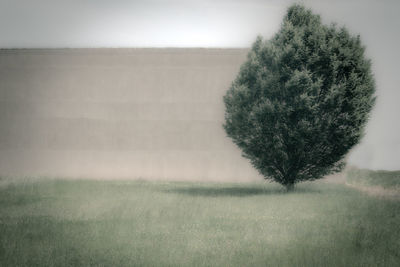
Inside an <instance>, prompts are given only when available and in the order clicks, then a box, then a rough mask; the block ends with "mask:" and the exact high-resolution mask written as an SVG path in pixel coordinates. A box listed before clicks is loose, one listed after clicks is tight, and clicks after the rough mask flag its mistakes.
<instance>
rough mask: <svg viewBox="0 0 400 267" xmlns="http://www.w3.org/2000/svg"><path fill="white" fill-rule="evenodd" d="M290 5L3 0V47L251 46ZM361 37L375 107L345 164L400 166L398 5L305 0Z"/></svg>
mask: <svg viewBox="0 0 400 267" xmlns="http://www.w3.org/2000/svg"><path fill="white" fill-rule="evenodd" d="M291 2H294V1H289V0H265V1H263V0H220V1H217V0H203V1H194V0H172V1H167V0H146V1H145V0H143V1H139V0H136V1H128V0H109V1H107V0H35V1H32V0H0V47H248V46H250V44H251V42H252V41H253V40H254V39H255V37H256V35H257V34H261V35H263V36H265V37H270V36H271V35H272V34H273V33H274V32H275V31H277V29H278V28H279V26H280V23H281V21H282V16H283V15H284V12H285V9H286V7H287V6H288V5H289V4H290V3H291ZM297 2H302V3H304V4H305V5H306V6H309V7H311V8H312V9H313V10H314V11H315V12H317V13H319V14H321V15H322V17H323V20H324V21H325V22H332V21H335V22H337V23H338V24H339V25H346V26H347V27H348V28H349V29H350V31H351V32H352V33H355V34H360V35H361V38H362V40H363V42H364V44H365V45H366V46H367V56H368V57H369V58H371V59H372V62H373V71H374V73H375V77H376V82H377V95H378V102H377V105H376V108H375V109H374V111H373V115H372V118H371V121H370V123H369V125H368V128H367V134H366V136H365V138H364V139H363V142H362V144H361V145H360V146H359V147H358V148H357V149H356V150H355V151H354V152H353V154H352V155H351V156H350V162H351V163H355V164H358V165H360V166H362V167H369V168H375V169H379V168H386V169H400V156H399V155H400V125H399V121H400V119H399V118H398V116H399V115H400V105H399V100H400V90H399V88H398V85H399V84H400V74H399V73H398V72H399V71H398V69H399V68H398V63H399V62H400V53H399V52H398V48H399V47H400V35H399V31H400V30H399V29H400V16H398V12H399V11H400V1H398V0H386V1H385V0H381V1H379V0H353V1H351V0H347V1H346V0H336V1H328V0H308V1H307V0H304V1H297Z"/></svg>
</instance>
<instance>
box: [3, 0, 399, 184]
mask: <svg viewBox="0 0 400 267" xmlns="http://www.w3.org/2000/svg"><path fill="white" fill-rule="evenodd" d="M292 2H293V1H278V0H270V1H268V0H266V1H262V0H250V1H240V0H236V1H228V0H224V1H211V0H210V1H208V0H206V1H190V0H189V1H183V0H182V1H180V0H174V1H162V0H150V1H124V0H114V1H105V0H97V1H95V0H83V1H82V0H81V1H77V0H72V1H66V0H65V1H64V0H52V1H50V0H37V1H28V0H12V1H8V0H0V36H1V38H0V47H2V48H76V47H79V48H83V47H84V48H94V47H209V48H210V47H215V48H228V47H230V48H244V49H227V50H222V49H209V50H205V49H183V50H177V49H167V50H165V49H163V50H155V49H119V50H113V49H94V50H89V49H81V50H71V49H67V50H49V49H44V50H3V51H2V52H1V53H0V110H1V113H0V123H1V124H0V174H13V173H18V174H26V175H32V174H35V175H59V176H93V177H143V178H146V177H148V178H157V179H162V178H176V179H185V178H193V179H206V180H207V179H208V180H215V179H230V180H251V179H259V178H260V177H259V176H258V175H257V173H256V172H255V171H254V170H253V169H252V168H251V167H250V166H249V164H248V162H246V160H244V159H242V158H241V156H240V151H239V150H238V149H236V148H235V147H234V145H233V144H232V143H231V142H230V140H229V139H227V138H226V137H225V134H224V132H223V129H222V126H221V124H222V120H223V104H222V98H221V97H222V95H223V94H224V92H225V91H226V89H227V88H228V87H229V84H230V82H231V81H232V79H233V78H234V77H235V75H236V73H237V71H238V69H239V66H240V64H241V63H242V62H243V60H244V59H245V56H246V52H247V50H246V48H247V47H249V46H250V45H251V43H252V42H253V41H254V39H255V37H256V35H257V34H261V35H263V36H264V37H266V38H269V37H271V36H272V35H273V33H274V32H276V31H277V30H278V29H279V26H280V23H281V21H282V17H283V15H284V13H285V9H286V8H287V6H288V5H289V4H290V3H292ZM300 2H303V3H305V4H306V5H307V6H309V7H311V8H312V9H313V10H314V11H315V12H316V13H319V14H321V15H322V17H323V20H324V22H327V23H330V22H332V21H335V22H337V23H338V25H346V26H347V27H348V28H349V30H350V31H351V32H352V33H354V34H360V35H361V39H362V41H363V43H364V44H365V45H366V47H367V50H366V55H367V56H368V57H369V58H370V59H371V60H372V63H373V65H372V66H373V72H374V74H375V78H376V83H377V96H378V101H377V105H376V107H375V109H374V110H373V113H372V116H371V120H370V122H369V124H368V127H367V131H366V135H365V138H364V139H363V140H362V143H361V144H360V145H359V146H358V147H356V148H355V149H354V150H353V151H352V153H351V155H350V156H349V163H350V164H353V165H357V166H359V167H365V168H371V169H391V170H393V169H400V160H398V155H399V154H400V140H399V138H400V126H399V123H398V121H399V120H398V114H399V113H400V107H399V105H398V101H399V98H400V90H398V84H400V75H399V74H398V66H397V64H398V62H400V54H399V53H398V47H400V37H399V34H398V29H399V27H400V18H399V17H398V11H399V10H400V1H396V0H386V1H373V0H365V1H364V0H353V1H327V0H326V1H316V0H315V1H300Z"/></svg>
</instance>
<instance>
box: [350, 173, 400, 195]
mask: <svg viewBox="0 0 400 267" xmlns="http://www.w3.org/2000/svg"><path fill="white" fill-rule="evenodd" d="M346 180H347V182H348V183H349V184H352V185H362V186H381V187H383V188H385V189H393V190H400V171H372V170H366V169H357V168H350V169H349V170H347V171H346Z"/></svg>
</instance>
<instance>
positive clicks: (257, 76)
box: [224, 4, 375, 190]
mask: <svg viewBox="0 0 400 267" xmlns="http://www.w3.org/2000/svg"><path fill="white" fill-rule="evenodd" d="M364 50H365V47H364V46H362V45H361V42H360V37H359V36H352V35H350V34H349V32H348V30H347V29H346V28H344V27H342V28H338V27H337V26H336V25H329V26H327V25H324V24H322V23H321V19H320V16H319V15H315V14H313V13H312V12H311V10H309V9H306V8H305V7H304V6H302V5H297V4H295V5H292V6H290V7H289V8H288V10H287V13H286V15H285V17H284V20H283V23H282V25H281V28H280V30H279V31H278V32H277V33H276V34H275V36H273V37H272V38H271V39H270V40H266V41H264V40H263V39H262V37H257V40H256V41H255V43H254V44H253V46H252V48H251V50H250V52H249V53H248V56H247V60H246V62H245V63H244V64H243V65H242V66H241V68H240V71H239V74H238V76H237V77H236V79H235V80H234V82H233V83H232V86H231V87H230V88H229V90H228V91H227V93H226V95H225V96H224V102H225V108H226V109H225V124H224V128H225V130H226V133H227V135H228V136H229V137H231V138H232V140H233V142H234V143H235V144H236V145H237V146H239V147H240V148H241V149H242V154H243V156H244V157H246V158H248V159H249V160H250V162H251V164H252V165H253V166H254V167H255V168H256V169H257V170H258V171H259V172H260V174H262V175H263V176H264V177H265V178H266V179H271V180H274V181H276V182H278V183H280V184H282V185H284V186H286V188H287V189H288V190H291V189H293V187H294V185H295V184H296V183H297V182H301V181H305V180H315V179H318V178H321V177H323V176H325V175H327V174H330V173H334V172H338V171H340V170H341V169H342V168H343V166H344V163H345V162H344V158H345V155H346V153H347V152H348V151H349V150H350V149H351V148H352V147H353V146H354V145H356V144H357V143H358V142H359V141H360V138H361V137H362V134H363V129H364V126H365V124H366V122H367V120H368V116H369V113H370V111H371V109H372V107H373V105H374V102H375V96H374V93H375V82H374V79H373V76H372V73H371V69H370V61H369V60H368V59H366V58H365V57H364Z"/></svg>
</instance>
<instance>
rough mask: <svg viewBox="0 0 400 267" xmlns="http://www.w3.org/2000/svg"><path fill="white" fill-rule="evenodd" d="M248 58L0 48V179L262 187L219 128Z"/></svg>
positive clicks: (240, 54)
mask: <svg viewBox="0 0 400 267" xmlns="http://www.w3.org/2000/svg"><path fill="white" fill-rule="evenodd" d="M246 54H247V50H245V49H27V50H0V175H34V176H38V175H46V176H64V177H65V176H67V177H91V178H92V177H93V178H144V179H176V180H185V179H191V180H229V181H249V180H257V179H261V178H260V176H259V175H258V174H257V172H256V171H255V170H253V168H252V167H251V166H250V164H249V163H248V161H247V160H245V159H244V158H242V157H241V155H240V150H239V149H237V148H236V147H235V146H234V145H233V144H232V142H231V140H230V139H228V138H227V137H226V135H225V132H224V130H223V128H222V122H223V118H224V105H223V102H222V96H223V95H224V94H225V92H226V90H227V89H228V88H229V85H230V83H231V82H232V80H233V79H234V77H235V76H236V74H237V72H238V70H239V67H240V64H241V63H242V62H243V61H244V59H245V57H246Z"/></svg>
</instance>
